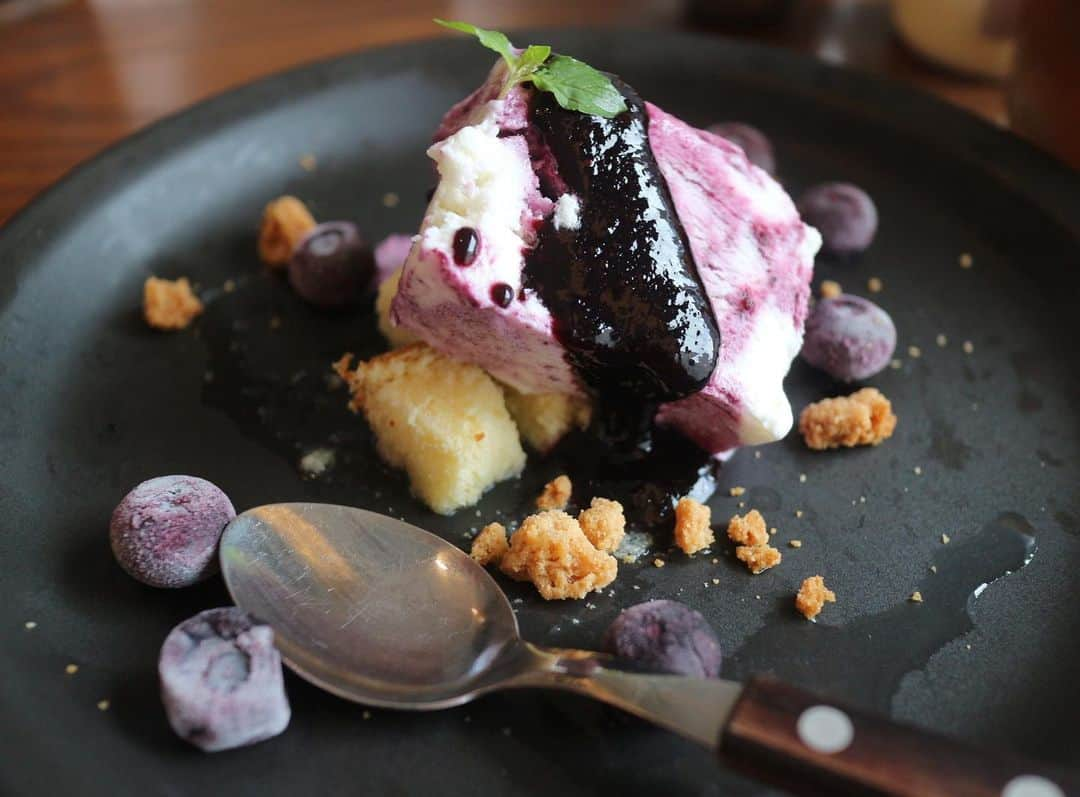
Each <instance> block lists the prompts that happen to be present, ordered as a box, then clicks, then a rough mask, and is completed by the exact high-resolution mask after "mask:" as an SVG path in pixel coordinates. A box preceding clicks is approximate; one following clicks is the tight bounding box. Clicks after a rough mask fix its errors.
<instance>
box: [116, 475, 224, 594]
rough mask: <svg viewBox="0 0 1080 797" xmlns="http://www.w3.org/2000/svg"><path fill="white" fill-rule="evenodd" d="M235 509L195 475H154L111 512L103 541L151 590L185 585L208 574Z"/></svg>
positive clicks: (214, 562)
mask: <svg viewBox="0 0 1080 797" xmlns="http://www.w3.org/2000/svg"><path fill="white" fill-rule="evenodd" d="M234 517H236V510H235V509H233V505H232V502H231V501H229V498H228V496H227V495H225V493H223V492H222V491H221V490H220V489H219V488H218V487H217V486H216V485H214V484H211V483H210V482H208V481H206V479H200V478H198V477H196V476H159V477H157V478H156V479H150V480H149V481H145V482H143V483H142V484H140V485H138V486H137V487H136V488H135V489H134V490H132V491H131V492H130V493H128V494H127V495H125V496H124V500H123V501H121V502H120V504H119V505H118V506H117V507H116V509H114V510H113V514H112V521H111V522H110V523H109V541H110V542H111V543H112V549H113V554H114V555H115V556H116V561H118V562H119V563H120V566H121V567H123V568H124V569H125V570H126V571H127V572H128V573H130V574H131V575H132V576H134V577H135V578H137V579H138V580H139V581H141V582H143V583H144V584H149V585H150V586H152V587H186V586H189V585H190V584H194V583H195V582H196V581H199V580H201V579H203V578H205V577H206V576H208V575H210V574H211V573H213V572H214V570H215V568H216V567H217V559H216V558H215V554H216V553H217V545H218V540H219V539H220V538H221V532H222V530H223V529H224V528H225V525H226V524H227V523H228V522H229V521H230V520H232V519H233V518H234Z"/></svg>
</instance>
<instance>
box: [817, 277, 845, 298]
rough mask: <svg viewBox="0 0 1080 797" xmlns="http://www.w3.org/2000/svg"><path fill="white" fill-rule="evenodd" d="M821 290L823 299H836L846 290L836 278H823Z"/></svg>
mask: <svg viewBox="0 0 1080 797" xmlns="http://www.w3.org/2000/svg"><path fill="white" fill-rule="evenodd" d="M820 291H821V298H822V299H835V298H836V297H837V296H840V295H841V294H842V293H843V292H844V289H843V288H841V287H840V283H839V282H836V281H835V280H822V282H821V288H820Z"/></svg>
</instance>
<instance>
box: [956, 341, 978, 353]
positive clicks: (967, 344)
mask: <svg viewBox="0 0 1080 797" xmlns="http://www.w3.org/2000/svg"><path fill="white" fill-rule="evenodd" d="M960 348H962V349H963V350H964V354H973V353H974V352H975V344H974V343H972V342H971V341H970V340H965V341H964V342H963V344H961V346H960Z"/></svg>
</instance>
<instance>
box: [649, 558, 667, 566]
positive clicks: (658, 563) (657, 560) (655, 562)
mask: <svg viewBox="0 0 1080 797" xmlns="http://www.w3.org/2000/svg"><path fill="white" fill-rule="evenodd" d="M652 563H653V567H663V566H664V565H665V564H667V563H666V562H665V561H664V560H663V559H661V558H660V557H659V556H658V557H656V558H655V559H653V560H652Z"/></svg>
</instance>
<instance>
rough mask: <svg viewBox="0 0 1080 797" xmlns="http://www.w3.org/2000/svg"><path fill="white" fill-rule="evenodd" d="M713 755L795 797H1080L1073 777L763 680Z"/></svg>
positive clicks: (747, 695)
mask: <svg viewBox="0 0 1080 797" xmlns="http://www.w3.org/2000/svg"><path fill="white" fill-rule="evenodd" d="M719 752H720V756H721V758H722V759H723V760H724V762H725V763H726V764H727V765H728V766H730V767H732V768H735V769H739V770H742V771H744V772H746V773H747V774H749V775H752V776H754V777H756V778H758V779H760V780H765V781H768V782H771V783H774V784H775V785H777V786H780V787H782V788H785V789H788V790H789V791H791V792H793V793H795V794H800V795H835V796H836V797H842V795H859V796H861V795H889V797H936V796H937V795H940V796H941V797H1065V796H1066V795H1080V785H1078V782H1077V780H1075V779H1074V778H1075V774H1074V775H1072V776H1067V775H1065V774H1064V773H1060V772H1054V773H1050V772H1049V771H1048V768H1047V767H1045V766H1043V765H1036V764H1032V763H1030V762H1027V763H1025V762H1024V761H1023V760H1022V759H1019V758H1016V757H1013V756H1007V755H999V754H997V753H993V754H989V753H986V752H980V751H977V750H974V749H972V748H969V747H967V746H965V745H963V744H960V743H959V742H955V741H952V740H950V739H946V738H945V737H942V736H937V735H935V734H932V733H929V732H927V731H922V730H918V729H916V728H912V727H908V726H904V725H899V724H896V723H893V722H890V721H889V720H886V719H883V718H881V717H875V716H873V715H867V714H864V713H861V712H859V711H855V710H852V709H850V708H847V707H842V706H838V705H837V704H836V703H834V702H832V701H823V700H822V699H820V698H817V697H815V696H813V695H811V694H808V693H806V692H803V691H801V690H799V689H796V688H794V687H791V686H787V685H786V684H782V683H779V682H777V681H775V680H772V679H768V678H755V679H753V680H751V681H750V682H749V683H748V684H747V685H746V688H745V690H744V692H743V694H742V696H741V697H740V699H739V702H738V703H737V704H736V706H735V708H734V709H733V711H732V713H731V716H730V718H729V719H728V723H727V725H726V726H725V727H724V730H723V731H722V733H721V738H720V743H719Z"/></svg>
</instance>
